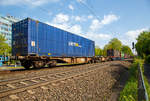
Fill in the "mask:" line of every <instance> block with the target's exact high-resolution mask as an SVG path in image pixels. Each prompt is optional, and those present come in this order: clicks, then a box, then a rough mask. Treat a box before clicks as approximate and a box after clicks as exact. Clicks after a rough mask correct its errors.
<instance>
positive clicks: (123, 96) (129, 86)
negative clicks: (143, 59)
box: [119, 61, 138, 101]
mask: <svg viewBox="0 0 150 101" xmlns="http://www.w3.org/2000/svg"><path fill="white" fill-rule="evenodd" d="M137 66H138V64H137V61H134V63H133V64H132V65H131V67H130V71H129V75H130V77H129V80H128V81H127V83H126V85H125V87H124V89H123V91H122V92H121V93H120V98H119V101H137V91H138V89H137V86H138V84H137V82H138V80H137V72H138V71H137Z"/></svg>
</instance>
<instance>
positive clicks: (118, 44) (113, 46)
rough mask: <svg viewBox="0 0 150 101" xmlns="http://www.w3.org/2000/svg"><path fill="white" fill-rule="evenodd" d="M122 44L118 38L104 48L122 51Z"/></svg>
mask: <svg viewBox="0 0 150 101" xmlns="http://www.w3.org/2000/svg"><path fill="white" fill-rule="evenodd" d="M121 47H122V43H121V41H120V40H118V39H117V38H113V39H111V40H110V42H109V43H108V44H107V45H106V46H105V47H104V49H114V50H119V51H121Z"/></svg>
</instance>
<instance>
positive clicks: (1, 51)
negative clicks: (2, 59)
mask: <svg viewBox="0 0 150 101" xmlns="http://www.w3.org/2000/svg"><path fill="white" fill-rule="evenodd" d="M10 53H11V47H10V46H9V45H8V44H7V43H6V39H5V37H4V36H3V35H0V55H10Z"/></svg>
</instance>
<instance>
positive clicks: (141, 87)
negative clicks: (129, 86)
mask: <svg viewBox="0 0 150 101" xmlns="http://www.w3.org/2000/svg"><path fill="white" fill-rule="evenodd" d="M138 101H149V99H148V94H147V90H146V86H145V82H144V77H143V73H142V69H141V67H140V64H139V65H138Z"/></svg>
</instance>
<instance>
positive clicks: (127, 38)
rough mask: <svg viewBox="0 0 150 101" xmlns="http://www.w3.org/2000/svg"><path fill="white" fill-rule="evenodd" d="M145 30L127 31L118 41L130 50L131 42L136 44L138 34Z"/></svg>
mask: <svg viewBox="0 0 150 101" xmlns="http://www.w3.org/2000/svg"><path fill="white" fill-rule="evenodd" d="M147 30H148V28H141V29H136V30H129V31H127V32H126V33H125V34H124V35H123V36H122V37H121V38H120V40H121V41H122V43H123V44H125V45H128V46H130V48H132V42H134V43H136V42H137V41H136V38H137V37H138V36H139V35H140V33H141V32H143V31H147Z"/></svg>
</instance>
